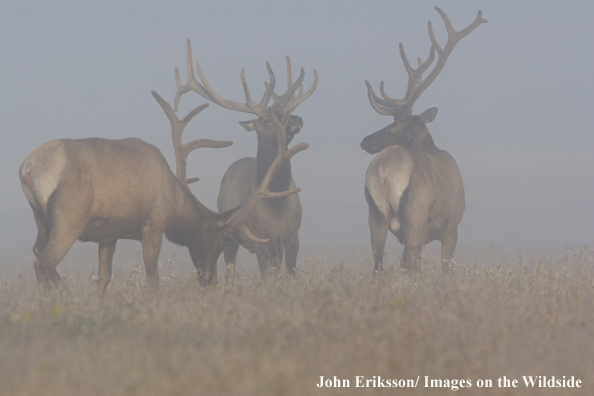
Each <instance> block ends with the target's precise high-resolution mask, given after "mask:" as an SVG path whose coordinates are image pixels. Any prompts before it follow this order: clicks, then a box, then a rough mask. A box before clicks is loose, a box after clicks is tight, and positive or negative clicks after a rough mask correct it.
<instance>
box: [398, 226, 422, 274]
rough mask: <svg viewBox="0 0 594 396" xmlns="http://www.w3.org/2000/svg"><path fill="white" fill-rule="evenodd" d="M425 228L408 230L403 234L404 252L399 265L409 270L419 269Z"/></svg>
mask: <svg viewBox="0 0 594 396" xmlns="http://www.w3.org/2000/svg"><path fill="white" fill-rule="evenodd" d="M425 234H426V233H425V230H424V229H421V230H409V232H406V233H405V236H404V253H403V254H402V262H401V266H402V268H404V269H407V270H411V271H419V270H420V269H421V252H422V250H423V245H424V242H425Z"/></svg>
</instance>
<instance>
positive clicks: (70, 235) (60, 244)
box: [34, 227, 82, 287]
mask: <svg viewBox="0 0 594 396" xmlns="http://www.w3.org/2000/svg"><path fill="white" fill-rule="evenodd" d="M81 231H82V230H78V229H74V230H73V229H64V227H53V228H52V229H51V231H50V234H49V237H48V239H47V243H46V244H45V246H44V248H43V251H41V253H40V254H39V256H38V257H37V259H36V260H35V264H34V265H35V274H36V276H37V282H38V283H40V284H41V285H43V286H44V287H47V286H48V284H49V282H50V280H51V281H52V282H53V283H54V285H55V286H56V287H57V286H58V285H59V284H60V280H61V278H60V275H59V274H58V271H56V267H57V266H58V264H60V262H61V261H62V259H63V258H64V257H65V256H66V254H67V253H68V252H69V251H70V249H71V248H72V245H74V242H76V240H77V239H78V236H79V235H80V232H81Z"/></svg>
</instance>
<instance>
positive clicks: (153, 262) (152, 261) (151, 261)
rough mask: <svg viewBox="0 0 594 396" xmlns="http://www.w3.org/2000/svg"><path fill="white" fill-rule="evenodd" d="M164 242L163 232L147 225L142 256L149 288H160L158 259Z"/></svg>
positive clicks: (144, 231) (154, 289)
mask: <svg viewBox="0 0 594 396" xmlns="http://www.w3.org/2000/svg"><path fill="white" fill-rule="evenodd" d="M162 243H163V233H162V232H161V230H158V229H156V228H155V227H150V226H145V227H144V228H143V230H142V257H143V258H144V268H145V269H146V279H147V282H148V285H149V288H150V289H151V290H153V291H156V290H158V289H159V269H158V260H159V253H160V252H161V244H162Z"/></svg>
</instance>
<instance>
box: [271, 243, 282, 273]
mask: <svg viewBox="0 0 594 396" xmlns="http://www.w3.org/2000/svg"><path fill="white" fill-rule="evenodd" d="M270 245H271V246H270V264H271V266H272V268H273V269H274V270H275V271H278V270H280V266H281V263H282V261H283V245H282V244H281V242H276V243H270Z"/></svg>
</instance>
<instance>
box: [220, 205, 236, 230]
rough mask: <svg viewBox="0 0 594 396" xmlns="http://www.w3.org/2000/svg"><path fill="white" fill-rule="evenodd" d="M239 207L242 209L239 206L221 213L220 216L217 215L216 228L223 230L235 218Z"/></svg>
mask: <svg viewBox="0 0 594 396" xmlns="http://www.w3.org/2000/svg"><path fill="white" fill-rule="evenodd" d="M241 207H242V205H239V206H238V207H236V208H234V209H229V210H228V211H226V212H223V213H221V214H220V215H217V227H218V228H223V227H225V226H226V225H228V224H229V223H230V222H231V221H232V220H233V219H234V218H235V216H236V215H237V214H238V213H239V210H240V209H241Z"/></svg>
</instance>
